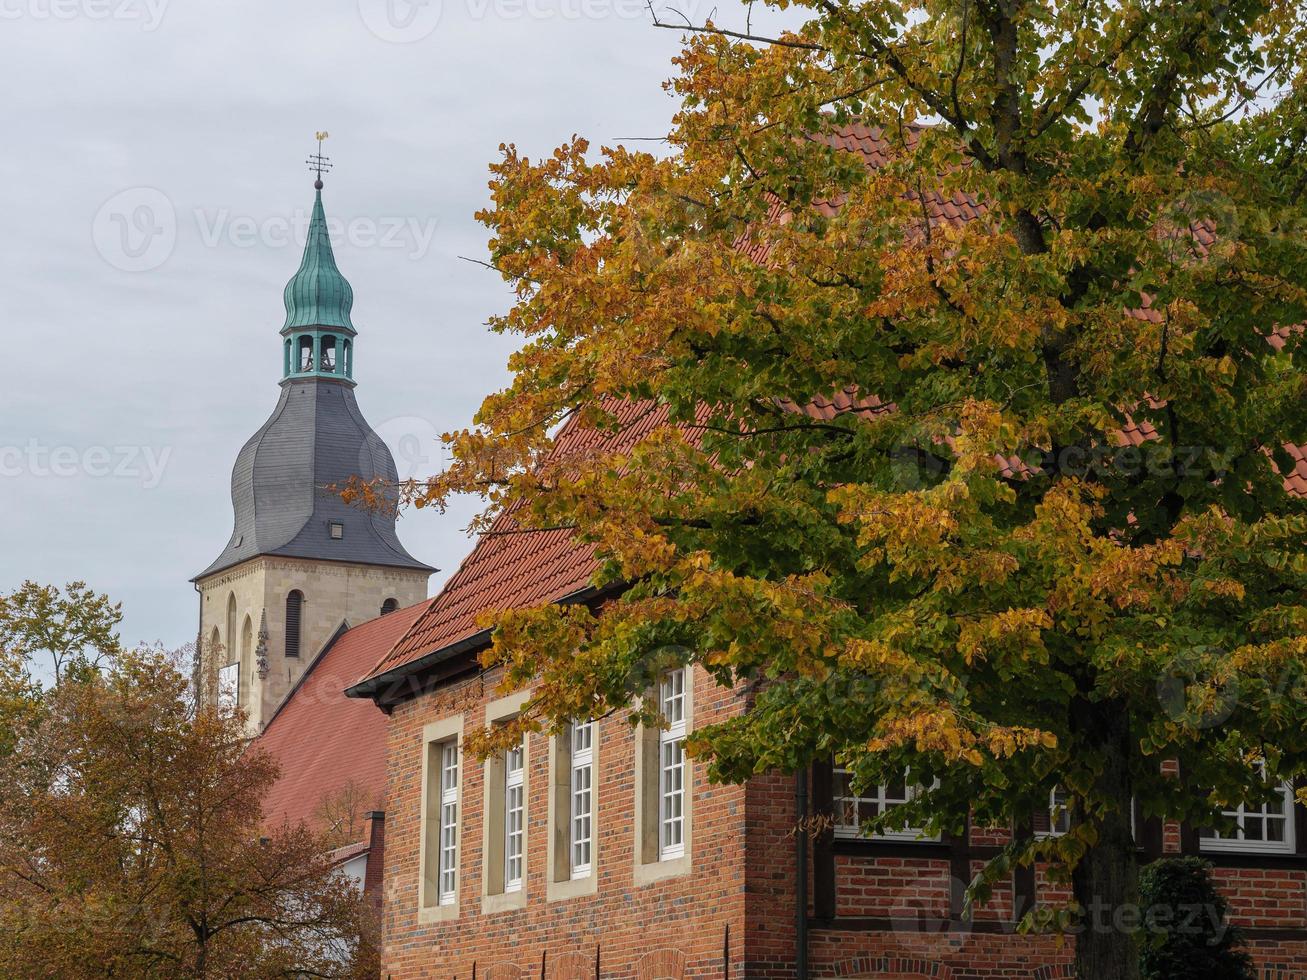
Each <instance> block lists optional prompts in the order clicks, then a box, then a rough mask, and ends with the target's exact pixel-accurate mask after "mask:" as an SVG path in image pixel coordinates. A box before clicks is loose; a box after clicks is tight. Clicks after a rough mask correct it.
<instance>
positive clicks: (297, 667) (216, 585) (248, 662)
mask: <svg viewBox="0 0 1307 980" xmlns="http://www.w3.org/2000/svg"><path fill="white" fill-rule="evenodd" d="M428 575H429V573H427V572H426V571H419V570H415V569H405V568H387V567H382V566H376V565H356V564H351V563H348V562H333V561H312V560H307V559H296V558H272V557H258V558H252V559H250V560H249V561H246V562H242V563H241V564H239V565H236V566H235V567H233V568H229V569H226V570H224V571H222V572H218V573H217V574H215V575H212V576H209V577H208V578H206V579H201V580H200V581H199V582H198V585H199V589H200V637H201V639H202V641H203V643H204V647H205V650H204V659H203V671H202V679H203V681H204V684H205V687H206V691H207V695H208V696H209V697H212V696H213V693H214V692H215V691H216V678H217V670H218V668H219V667H220V666H222V665H223V664H226V663H230V662H233V661H235V660H236V659H237V658H240V659H242V661H243V662H242V664H241V690H242V701H241V703H242V706H243V707H244V708H245V710H246V712H247V713H248V715H249V721H250V727H251V729H252V732H258V731H260V730H261V729H262V727H263V725H264V724H266V723H267V721H268V719H269V718H271V717H272V713H273V712H274V711H275V710H276V708H277V706H278V705H279V704H280V703H281V701H282V699H283V698H284V697H285V696H286V694H287V693H288V692H289V691H290V689H291V688H292V687H293V686H294V684H295V682H296V681H297V680H298V679H299V678H300V676H301V675H302V674H303V673H304V670H305V669H306V668H307V667H308V666H309V665H310V664H311V663H312V662H313V660H314V658H315V657H316V656H317V655H318V653H319V652H321V650H322V648H323V646H324V645H325V644H326V643H327V641H328V640H330V639H331V637H332V636H333V635H334V634H335V632H336V630H337V629H338V628H339V627H340V625H341V624H342V623H343V622H348V623H349V625H350V626H358V625H359V624H360V623H364V622H366V621H367V620H369V619H375V618H376V617H377V616H378V615H380V613H381V604H382V603H383V602H385V601H386V600H387V599H391V598H393V599H395V600H396V601H397V602H398V604H399V607H400V608H403V607H404V606H409V605H412V604H413V603H415V602H421V601H422V600H423V599H425V598H426V596H427V578H428ZM294 589H299V591H300V592H302V593H303V594H304V606H303V611H302V614H301V623H300V655H299V657H298V658H291V657H287V656H286V597H287V595H289V594H290V592H291V591H292V590H294ZM233 596H234V597H235V600H236V616H235V629H234V631H233V633H234V635H233V636H230V637H229V636H228V622H227V609H228V604H229V602H230V599H231V598H232V597H233ZM262 615H266V623H267V631H268V640H267V646H266V659H267V662H268V663H267V671H266V674H265V675H264V676H262V677H261V676H260V671H259V669H258V668H259V664H258V662H257V661H258V652H257V647H258V640H259V635H258V634H259V622H260V617H261V616H262ZM247 616H248V617H249V618H250V621H251V624H252V632H253V643H252V644H251V645H250V646H251V649H250V650H248V651H243V650H242V634H243V627H244V623H245V618H246V617H247ZM215 628H216V630H217V636H218V641H219V647H218V649H217V651H216V655H215V651H214V650H213V649H212V644H211V638H212V637H213V635H214V630H215ZM357 679H358V678H344V679H342V685H341V686H342V687H344V686H346V685H348V684H350V683H353V682H354V681H355V680H357Z"/></svg>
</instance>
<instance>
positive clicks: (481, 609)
mask: <svg viewBox="0 0 1307 980" xmlns="http://www.w3.org/2000/svg"><path fill="white" fill-rule="evenodd" d="M830 139H831V142H832V143H833V144H834V145H836V146H839V147H842V148H844V149H847V150H850V151H852V152H857V153H861V154H862V156H863V157H864V159H865V160H866V161H867V165H868V166H870V167H876V166H880V165H881V164H882V163H883V162H884V161H885V159H886V154H887V152H888V149H889V145H888V142H887V141H886V140H885V139H884V138H883V136H882V134H881V131H880V129H879V128H877V127H867V126H861V125H851V126H847V127H844V128H842V129H839V130H837V131H836V132H835V133H834V135H833V136H832V137H830ZM840 203H842V202H840V201H833V202H831V201H822V202H818V204H817V206H818V207H821V208H823V209H824V210H827V209H828V213H832V214H833V213H834V211H835V210H837V209H838V206H839V204H840ZM926 211H927V213H928V215H929V217H930V220H931V222H932V224H935V223H948V224H954V225H956V224H963V223H965V222H966V221H968V220H973V219H975V218H978V217H980V216H981V215H983V213H984V207H983V205H982V204H979V203H977V202H976V201H975V199H974V198H971V197H969V196H966V195H953V196H950V197H945V196H943V195H940V194H927V195H926ZM781 213H782V212H781V210H780V208H779V206H777V208H775V209H773V213H772V215H771V216H772V218H773V219H779V218H780V216H781ZM1194 231H1195V237H1196V238H1197V239H1198V241H1199V244H1203V245H1205V244H1210V242H1211V240H1212V234H1211V229H1209V228H1197V229H1194ZM736 244H737V247H738V248H740V249H741V250H743V251H744V252H745V253H746V254H748V255H750V257H752V258H754V259H756V260H758V261H765V260H766V258H767V253H766V250H765V248H761V247H758V246H756V245H754V244H753V243H751V242H749V241H747V240H745V239H741V240H740V241H739V242H737V243H736ZM1130 312H1131V314H1132V315H1134V316H1136V317H1139V318H1140V319H1151V318H1153V317H1156V316H1158V315H1159V314H1157V313H1156V312H1155V311H1152V310H1150V309H1148V305H1147V303H1145V304H1143V307H1142V308H1141V309H1138V310H1132V311H1130ZM1289 329H1290V328H1280V329H1277V330H1276V331H1274V332H1273V333H1271V334H1270V335H1269V336H1268V338H1267V339H1268V341H1269V342H1270V344H1271V345H1272V346H1273V347H1275V348H1276V349H1277V350H1278V349H1279V348H1280V347H1282V346H1283V345H1284V337H1285V335H1286V333H1287V332H1288V330H1289ZM791 407H792V408H793V409H794V410H795V411H802V412H803V413H804V414H806V415H809V416H812V417H813V418H819V419H825V420H829V419H831V418H834V417H835V416H837V415H842V414H850V413H852V414H857V415H859V416H861V417H864V418H869V417H873V416H875V415H879V414H881V413H883V412H890V411H894V410H895V406H894V405H893V404H891V403H886V402H883V401H882V400H881V399H879V398H877V397H875V396H874V395H872V396H864V395H860V394H859V393H858V390H857V388H856V387H853V386H850V387H847V388H844V389H843V390H841V391H838V392H835V393H834V394H831V395H828V396H823V397H818V398H814V399H812V400H811V401H810V402H808V403H807V404H806V405H802V406H800V405H797V404H794V405H792V406H791ZM617 415H618V420H619V422H620V423H621V428H620V429H619V430H618V431H617V432H602V433H600V432H594V431H590V430H584V429H581V428H580V427H579V426H577V425H575V424H573V423H569V424H568V425H567V426H565V427H564V429H563V430H562V432H560V433H559V436H558V438H557V440H556V442H555V447H554V452H555V453H561V454H568V453H573V452H585V451H594V450H595V449H597V448H598V449H602V450H603V451H605V452H622V451H624V450H626V449H629V448H630V447H632V446H634V445H635V444H636V443H638V442H639V441H640V440H641V439H643V438H644V437H645V436H646V435H647V434H648V433H649V432H650V431H651V430H652V429H654V428H656V427H657V426H658V425H661V424H663V423H664V422H665V421H666V414H665V413H664V412H661V411H658V410H651V409H650V407H649V405H648V404H647V403H643V402H640V403H629V404H627V405H625V406H622V407H621V408H620V409H618V411H617ZM1156 437H1157V434H1156V432H1155V431H1154V430H1153V429H1152V426H1151V425H1150V424H1149V423H1147V422H1146V421H1145V422H1136V421H1134V420H1133V419H1130V420H1128V421H1127V424H1126V426H1125V427H1124V428H1123V429H1122V431H1121V432H1120V433H1119V434H1118V437H1117V438H1118V444H1120V445H1126V444H1130V443H1133V444H1136V445H1137V444H1138V443H1139V442H1141V441H1143V440H1145V439H1151V438H1156ZM1285 448H1286V450H1287V451H1288V452H1289V454H1290V456H1291V457H1292V458H1293V459H1294V461H1295V464H1296V465H1295V469H1294V470H1293V472H1291V473H1289V474H1287V475H1286V476H1285V479H1284V485H1285V489H1286V490H1287V491H1288V492H1289V493H1291V494H1293V495H1295V496H1300V497H1307V450H1304V449H1303V448H1300V447H1298V446H1294V445H1286V446H1285ZM996 462H997V463H998V464H999V472H1000V474H1001V475H1002V476H1004V477H1006V478H1012V477H1017V478H1022V477H1025V476H1028V475H1029V474H1030V473H1031V469H1030V467H1029V466H1027V465H1026V464H1025V463H1024V462H1022V461H1021V460H1018V459H1011V460H1009V459H1004V458H1003V457H996ZM513 528H514V521H513V515H512V512H511V511H510V512H508V513H505V514H501V515H500V516H499V517H498V518H497V519H496V521H495V523H494V525H493V526H492V528H491V533H489V534H487V535H483V536H482V537H481V538H480V539H479V540H478V541H477V543H476V546H475V547H474V548H473V549H472V553H471V554H469V555H468V557H467V558H466V559H465V560H464V561H463V564H462V565H461V566H460V567H459V569H458V571H457V572H456V573H455V574H454V575H453V576H452V577H451V578H450V579H449V581H448V582H447V583H446V584H445V587H444V588H443V589H442V590H441V591H440V593H439V594H438V595H437V596H436V597H435V599H434V601H433V602H432V604H431V606H430V607H429V608H428V609H427V610H426V611H425V612H424V613H423V615H422V616H421V617H419V618H418V620H417V622H415V623H414V625H413V628H412V629H411V630H410V631H409V633H408V635H406V636H405V637H404V638H403V639H402V640H400V641H399V642H398V643H396V644H395V646H394V648H393V649H391V650H390V651H388V652H387V653H386V654H385V655H384V656H383V657H381V658H380V659H379V660H378V661H377V663H376V664H375V665H373V667H372V669H371V670H370V671H369V672H368V673H367V674H366V675H360V683H359V684H358V685H356V686H355V688H354V689H353V690H352V694H353V695H354V696H357V697H368V696H372V695H373V694H374V693H376V692H377V691H379V690H381V689H383V688H384V685H385V684H386V683H387V682H388V681H389V680H390V679H391V678H398V677H401V676H403V675H404V674H406V673H408V672H409V671H411V670H414V669H416V668H417V667H418V666H419V665H420V662H422V661H425V660H427V659H428V658H432V657H433V656H435V655H437V654H439V653H440V652H441V651H442V650H448V649H449V648H451V647H454V646H456V645H462V644H466V643H472V642H488V636H487V635H486V634H485V631H483V630H482V629H481V628H480V627H479V626H478V625H477V620H478V617H480V616H481V614H482V613H485V612H489V611H492V610H501V609H513V608H524V607H527V606H532V605H537V604H540V603H543V602H558V601H561V600H563V599H567V598H568V597H570V596H574V595H577V594H578V593H581V592H582V591H583V590H585V589H586V587H587V586H588V585H589V583H590V579H591V577H592V576H593V575H594V572H595V571H596V569H597V568H598V562H597V561H596V559H595V556H594V552H593V550H592V548H591V546H590V545H588V544H586V543H584V542H580V541H577V540H575V539H574V538H573V537H572V535H571V533H570V532H569V531H566V530H551V531H530V532H526V533H513V534H503V533H495V532H503V531H511V530H513Z"/></svg>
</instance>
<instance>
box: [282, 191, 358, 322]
mask: <svg viewBox="0 0 1307 980" xmlns="http://www.w3.org/2000/svg"><path fill="white" fill-rule="evenodd" d="M283 298H284V299H285V301H286V324H285V326H283V327H282V328H281V329H282V332H283V333H284V332H285V331H287V330H293V329H295V328H298V327H336V328H339V329H343V330H348V331H350V332H351V333H353V332H354V324H353V323H352V322H351V321H350V318H349V313H350V309H351V308H352V307H353V306H354V290H353V289H352V288H351V287H350V284H349V281H348V280H347V279H346V278H345V277H344V276H343V275H341V274H340V270H339V269H338V268H336V256H335V255H334V254H333V253H332V251H331V236H330V235H328V234H327V216H326V214H325V213H324V212H323V210H322V189H321V186H320V184H319V185H318V190H317V194H316V198H315V200H314V202H313V217H312V218H311V219H309V234H308V240H307V241H306V242H305V243H304V258H303V259H302V260H301V261H300V267H299V270H298V271H297V272H296V273H295V275H294V276H292V277H291V280H290V282H288V283H286V291H285V293H284V294H283Z"/></svg>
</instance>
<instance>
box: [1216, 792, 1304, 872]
mask: <svg viewBox="0 0 1307 980" xmlns="http://www.w3.org/2000/svg"><path fill="white" fill-rule="evenodd" d="M1278 790H1279V793H1280V806H1281V812H1280V813H1271V812H1270V811H1269V809H1268V807H1270V806H1271V804H1270V803H1269V802H1267V803H1261V804H1258V805H1257V806H1255V807H1249V806H1248V805H1247V804H1245V803H1243V802H1242V801H1241V802H1240V803H1239V804H1238V805H1237V806H1235V807H1232V808H1230V809H1226V810H1222V811H1221V812H1222V813H1223V814H1224V815H1225V816H1227V817H1233V818H1234V819H1235V821H1236V823H1237V825H1238V827H1237V831H1236V833H1237V835H1238V836H1236V837H1223V836H1222V835H1221V832H1220V831H1219V830H1218V829H1217V828H1215V827H1209V828H1205V829H1204V830H1203V831H1202V832H1201V833H1200V836H1199V838H1198V849H1199V850H1200V851H1213V852H1225V853H1230V852H1236V853H1241V854H1246V853H1256V854H1293V853H1295V848H1296V847H1297V841H1296V840H1295V839H1294V830H1295V828H1294V822H1295V814H1294V792H1293V784H1292V783H1287V782H1286V783H1281V784H1280V785H1279V787H1278ZM1249 818H1252V819H1260V820H1261V821H1262V834H1263V838H1264V837H1265V833H1266V828H1267V827H1268V826H1269V825H1270V822H1271V821H1272V820H1277V821H1283V823H1284V840H1266V839H1262V840H1247V839H1246V838H1245V837H1244V836H1243V831H1244V821H1245V820H1247V819H1249Z"/></svg>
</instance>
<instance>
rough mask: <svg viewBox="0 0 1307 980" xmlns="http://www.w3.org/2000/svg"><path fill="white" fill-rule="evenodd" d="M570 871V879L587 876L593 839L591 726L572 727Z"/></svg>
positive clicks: (592, 737)
mask: <svg viewBox="0 0 1307 980" xmlns="http://www.w3.org/2000/svg"><path fill="white" fill-rule="evenodd" d="M571 755H572V778H571V783H570V786H571V790H570V794H569V795H570V798H571V820H570V824H571V829H570V831H569V834H568V837H569V839H570V842H571V858H570V861H571V870H572V877H573V878H584V877H586V876H587V875H589V874H590V869H591V863H592V862H591V852H592V845H593V837H594V722H593V721H587V722H584V723H583V724H577V725H573V726H572V753H571Z"/></svg>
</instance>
